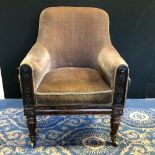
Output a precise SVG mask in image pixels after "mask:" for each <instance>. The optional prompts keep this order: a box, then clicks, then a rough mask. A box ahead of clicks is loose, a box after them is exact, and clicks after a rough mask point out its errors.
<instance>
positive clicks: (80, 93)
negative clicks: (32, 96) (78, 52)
mask: <svg viewBox="0 0 155 155" xmlns="http://www.w3.org/2000/svg"><path fill="white" fill-rule="evenodd" d="M112 94H113V90H112V89H110V87H109V86H108V85H107V84H106V83H105V82H104V80H103V78H102V77H101V75H100V74H99V73H98V72H97V71H96V70H93V69H89V68H75V67H65V68H59V69H56V70H54V71H52V72H49V73H47V74H46V75H45V77H44V78H43V80H42V81H41V83H40V86H39V88H38V89H37V91H36V98H37V103H38V104H42V103H44V104H46V105H51V103H52V105H58V104H59V105H60V104H64V103H69V104H70V103H75V104H76V103H102V104H104V103H106V104H107V103H112Z"/></svg>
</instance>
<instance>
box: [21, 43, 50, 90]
mask: <svg viewBox="0 0 155 155" xmlns="http://www.w3.org/2000/svg"><path fill="white" fill-rule="evenodd" d="M50 67H51V60H50V55H49V53H48V51H47V49H46V48H45V47H44V46H43V45H42V44H40V43H39V42H37V43H35V45H34V46H33V47H32V49H31V50H30V51H29V53H28V54H27V55H26V57H25V58H24V59H23V61H22V62H21V64H20V73H19V78H20V83H21V84H22V82H21V81H24V80H25V78H26V77H28V76H29V81H30V80H31V81H32V85H33V91H34V92H35V90H36V89H37V88H38V86H39V84H40V82H41V80H42V79H43V77H44V76H45V74H46V73H47V72H49V70H50ZM21 74H23V75H21ZM27 79H28V78H27ZM31 81H30V82H31ZM21 88H23V87H21Z"/></svg>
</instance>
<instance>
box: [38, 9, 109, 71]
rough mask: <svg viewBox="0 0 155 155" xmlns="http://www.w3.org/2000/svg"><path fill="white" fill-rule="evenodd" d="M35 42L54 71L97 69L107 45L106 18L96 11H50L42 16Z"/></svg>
mask: <svg viewBox="0 0 155 155" xmlns="http://www.w3.org/2000/svg"><path fill="white" fill-rule="evenodd" d="M37 41H38V42H40V43H41V44H43V45H44V46H45V47H46V48H47V50H48V51H49V53H50V55H51V57H52V58H54V61H56V63H57V64H56V65H57V67H66V66H67V67H70V66H74V67H91V68H96V64H97V57H98V53H99V52H100V50H101V49H102V48H103V47H104V46H105V45H106V44H108V43H110V35H109V17H108V15H107V13H106V12H105V11H104V10H101V9H98V8H88V7H50V8H47V9H45V10H43V12H42V13H41V16H40V23H39V33H38V39H37ZM51 61H52V60H51Z"/></svg>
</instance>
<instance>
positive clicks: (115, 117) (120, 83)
mask: <svg viewBox="0 0 155 155" xmlns="http://www.w3.org/2000/svg"><path fill="white" fill-rule="evenodd" d="M128 72H129V71H128V67H127V66H125V65H120V66H119V67H118V68H117V71H116V78H115V92H114V96H113V112H112V115H111V140H112V144H113V146H117V142H116V137H117V131H118V129H119V126H120V121H121V116H122V114H123V108H124V103H125V99H126V92H127V86H128Z"/></svg>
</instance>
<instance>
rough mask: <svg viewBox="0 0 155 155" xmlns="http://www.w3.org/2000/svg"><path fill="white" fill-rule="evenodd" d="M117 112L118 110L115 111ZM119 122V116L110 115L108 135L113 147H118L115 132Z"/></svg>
mask: <svg viewBox="0 0 155 155" xmlns="http://www.w3.org/2000/svg"><path fill="white" fill-rule="evenodd" d="M117 110H118V111H117V112H118V113H119V112H120V110H119V109H117ZM120 122H121V116H120V115H115V114H112V115H111V120H110V123H111V133H110V136H111V141H112V144H113V146H115V147H116V146H117V145H118V143H117V141H116V138H117V131H118V129H119V126H120Z"/></svg>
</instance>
